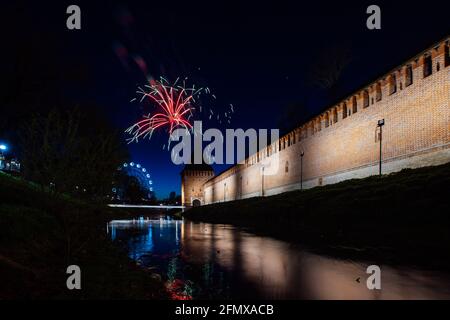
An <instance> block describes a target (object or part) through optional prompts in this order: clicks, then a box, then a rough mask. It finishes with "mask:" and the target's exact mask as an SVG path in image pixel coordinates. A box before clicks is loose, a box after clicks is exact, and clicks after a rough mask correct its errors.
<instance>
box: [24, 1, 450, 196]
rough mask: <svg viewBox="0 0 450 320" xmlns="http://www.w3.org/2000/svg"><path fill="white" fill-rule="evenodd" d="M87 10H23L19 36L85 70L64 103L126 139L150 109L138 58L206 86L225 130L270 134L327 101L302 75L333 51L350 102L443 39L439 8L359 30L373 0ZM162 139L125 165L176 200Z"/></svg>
mask: <svg viewBox="0 0 450 320" xmlns="http://www.w3.org/2000/svg"><path fill="white" fill-rule="evenodd" d="M92 2H93V1H89V2H85V1H81V2H80V1H70V2H67V1H62V2H59V3H58V4H50V3H48V4H45V3H42V2H40V3H39V4H34V5H24V6H23V10H22V11H23V12H25V13H24V14H23V16H24V17H25V16H26V17H30V19H32V21H33V22H35V23H34V27H33V28H31V29H30V30H29V31H27V32H29V36H30V37H37V38H39V36H40V34H41V33H48V34H51V37H52V39H54V40H55V41H57V42H58V48H59V49H58V50H61V56H62V57H63V61H64V64H65V65H66V66H67V67H68V68H70V67H73V66H79V65H82V66H83V68H84V69H86V72H87V74H88V75H89V76H88V78H89V79H88V85H84V86H81V87H70V88H67V91H68V94H69V95H71V96H72V97H75V98H76V99H80V100H92V101H95V102H96V103H97V104H98V105H99V106H100V107H99V109H100V110H101V112H102V113H104V115H105V117H108V118H109V119H111V121H112V122H113V123H114V125H115V126H117V127H118V128H120V129H121V130H122V131H123V130H125V129H126V128H127V127H128V126H129V125H131V124H132V123H133V122H135V121H136V120H138V119H139V118H140V117H141V116H142V115H143V113H148V112H150V111H151V110H150V107H151V106H148V105H147V106H140V105H139V104H136V103H130V100H131V99H132V98H133V97H135V96H136V95H135V91H136V87H137V86H138V85H142V84H144V83H145V81H146V78H145V75H144V73H143V72H142V70H141V69H140V68H139V67H138V65H137V64H136V63H135V61H134V59H135V57H141V58H142V59H143V60H144V61H145V62H146V65H147V69H148V70H147V73H148V74H151V75H152V76H153V77H155V78H158V77H159V76H164V77H167V78H168V79H170V80H172V81H173V80H174V79H175V78H176V77H178V76H181V77H185V76H188V77H189V78H190V79H192V81H193V82H195V83H198V84H201V85H207V86H208V87H209V88H210V89H211V90H212V91H213V92H214V94H215V95H216V96H217V100H216V101H215V102H214V108H215V109H216V110H218V111H219V110H221V108H222V109H223V110H226V109H228V108H229V104H230V103H231V104H233V105H234V108H235V110H236V111H235V113H234V117H233V121H232V123H231V125H228V126H227V127H230V128H244V129H245V128H256V129H258V128H278V127H279V126H280V119H282V115H283V114H285V113H286V111H285V110H286V108H287V107H288V106H289V105H293V104H294V105H296V106H297V108H301V110H300V111H299V112H298V113H299V114H300V117H299V120H301V119H300V118H308V117H309V116H311V115H313V114H315V113H317V112H319V111H320V110H321V109H323V108H324V107H326V106H327V105H328V104H329V103H330V102H331V101H329V99H328V98H326V97H325V96H326V95H325V94H324V92H322V91H321V90H319V89H317V88H315V87H314V86H313V85H312V84H311V83H310V81H309V80H308V79H309V78H308V74H309V70H310V67H311V65H312V64H314V62H315V61H316V60H317V57H318V56H321V55H324V53H327V52H328V51H330V50H331V49H332V48H336V47H341V48H342V47H345V48H346V49H348V50H349V52H350V56H351V62H350V64H349V65H348V67H347V68H346V69H345V70H344V73H343V74H342V78H341V86H340V87H339V92H338V93H337V94H338V95H346V94H349V93H351V92H352V91H353V90H356V89H358V88H359V87H361V86H363V85H364V84H366V83H368V82H369V81H370V80H372V79H373V78H374V77H376V76H378V75H380V74H382V73H384V72H387V71H388V70H389V69H390V68H391V67H393V66H395V65H397V64H399V63H401V62H402V61H403V60H405V59H407V58H409V57H410V56H412V55H414V54H416V53H418V52H420V51H421V50H423V49H425V48H426V47H427V46H429V45H431V44H432V43H433V42H435V41H437V40H439V39H440V38H442V37H444V36H445V35H447V34H448V33H449V31H450V20H449V19H448V12H449V5H448V4H446V2H444V1H442V2H436V1H433V2H430V3H429V4H428V3H423V2H422V3H420V4H414V3H412V2H410V1H395V3H390V2H393V1H390V2H380V1H378V2H377V4H378V5H380V7H381V10H382V30H376V31H370V30H368V29H367V28H366V19H367V14H366V13H365V11H366V8H367V6H368V5H370V4H372V1H371V2H367V1H358V2H356V1H355V2H350V1H322V0H317V1H313V2H310V3H308V2H303V1H302V2H300V1H289V2H288V1H267V2H262V1H251V2H247V1H246V2H247V4H245V5H243V4H241V2H244V1H236V2H235V1H226V2H225V1H223V2H221V1H209V2H195V1H189V2H186V1H184V2H180V3H178V2H174V1H150V0H148V1H129V2H125V1H108V2H105V3H96V4H93V3H92ZM69 4H79V5H80V7H81V11H82V30H81V31H68V30H67V29H66V28H65V19H66V17H67V15H66V14H65V8H66V7H67V5H69ZM124 49H125V50H126V52H125V51H124ZM118 52H121V53H123V54H122V56H120V55H119V56H118ZM206 103H210V102H206ZM206 125H207V124H206ZM222 128H223V127H222ZM125 138H126V136H125V135H124V139H125ZM166 141H167V134H165V133H162V132H161V133H157V134H155V135H154V137H153V138H152V140H150V141H148V140H147V141H142V142H140V143H139V144H132V145H129V150H130V154H131V160H132V161H134V162H139V163H141V164H142V165H144V166H145V167H146V168H147V169H148V170H149V171H150V172H151V174H152V175H153V181H154V185H155V189H156V192H157V195H158V196H159V197H165V196H167V195H168V194H169V192H170V191H176V192H177V193H179V192H180V177H179V172H180V171H181V169H182V168H180V167H177V166H175V165H173V164H172V163H171V161H170V155H169V153H168V152H167V150H163V149H162V146H163V145H164V144H166ZM215 169H216V170H218V171H219V170H223V169H224V167H220V166H216V167H215Z"/></svg>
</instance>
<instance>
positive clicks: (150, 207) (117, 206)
mask: <svg viewBox="0 0 450 320" xmlns="http://www.w3.org/2000/svg"><path fill="white" fill-rule="evenodd" d="M108 207H111V208H139V209H167V210H168V209H183V210H184V209H185V208H186V207H185V206H172V205H159V206H157V205H135V204H108Z"/></svg>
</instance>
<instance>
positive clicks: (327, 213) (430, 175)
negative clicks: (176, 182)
mask: <svg viewBox="0 0 450 320" xmlns="http://www.w3.org/2000/svg"><path fill="white" fill-rule="evenodd" d="M449 190H450V164H446V165H441V166H436V167H427V168H420V169H414V170H411V169H408V170H403V171H401V172H398V173H394V174H390V175H386V176H382V177H378V176H373V177H369V178H366V179H359V180H349V181H344V182H341V183H338V184H334V185H327V186H323V187H317V188H313V189H309V190H304V191H293V192H288V193H284V194H279V195H275V196H271V197H265V198H251V199H245V200H238V201H233V202H225V203H216V204H212V205H207V206H201V207H196V208H192V209H190V210H188V211H186V212H185V214H184V217H185V218H188V219H190V220H194V221H204V222H210V223H224V224H233V225H236V226H240V227H243V228H246V229H248V230H249V231H252V232H255V233H259V234H265V235H270V236H274V237H276V238H279V239H283V240H287V241H292V242H296V243H299V244H301V245H304V246H305V247H307V249H308V250H311V251H318V252H320V253H322V254H324V253H325V254H329V255H332V256H335V257H342V258H354V259H364V260H368V261H373V262H375V263H378V264H382V263H389V264H399V265H407V266H411V267H414V266H420V267H421V268H430V269H445V270H448V269H450V215H449V212H450V205H449Z"/></svg>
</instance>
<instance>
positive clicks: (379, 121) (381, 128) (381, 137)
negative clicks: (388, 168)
mask: <svg viewBox="0 0 450 320" xmlns="http://www.w3.org/2000/svg"><path fill="white" fill-rule="evenodd" d="M383 126H384V119H381V120H378V124H377V127H378V128H380V139H379V140H380V163H379V174H380V176H381V161H382V153H381V150H382V148H381V142H382V140H383Z"/></svg>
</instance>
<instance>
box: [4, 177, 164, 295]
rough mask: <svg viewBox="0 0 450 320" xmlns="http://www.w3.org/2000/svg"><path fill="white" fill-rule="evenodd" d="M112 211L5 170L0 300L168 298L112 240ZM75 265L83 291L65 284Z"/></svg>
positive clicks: (158, 282)
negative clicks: (108, 229) (108, 231)
mask: <svg viewBox="0 0 450 320" xmlns="http://www.w3.org/2000/svg"><path fill="white" fill-rule="evenodd" d="M114 212H117V211H114ZM113 214H114V213H113V212H110V211H109V210H108V209H106V208H105V207H104V206H101V205H95V204H87V203H84V202H82V201H77V200H74V199H71V198H69V197H67V196H57V195H52V194H50V193H48V192H45V191H44V190H41V189H40V188H39V187H37V186H35V185H33V184H30V183H27V182H24V181H22V180H21V179H18V178H14V177H11V176H8V175H5V174H3V173H0V283H1V286H0V300H1V299H16V298H20V299H49V298H51V299H147V298H164V297H165V293H164V289H163V285H162V283H161V282H160V281H158V280H155V279H153V278H152V277H151V275H150V274H148V273H146V272H144V271H143V270H141V269H140V268H138V267H137V266H136V265H135V264H133V263H132V262H131V261H130V260H129V259H128V258H127V256H126V253H125V252H122V251H121V250H120V249H118V248H117V247H114V246H113V245H112V243H111V242H110V241H109V239H108V238H107V234H106V223H107V221H108V220H109V219H110V218H111V216H112V215H113ZM72 264H75V265H79V266H80V267H81V275H82V277H81V279H82V280H81V286H82V289H81V290H72V291H70V290H68V289H67V288H66V279H67V277H68V275H67V274H66V268H67V266H68V265H72Z"/></svg>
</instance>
